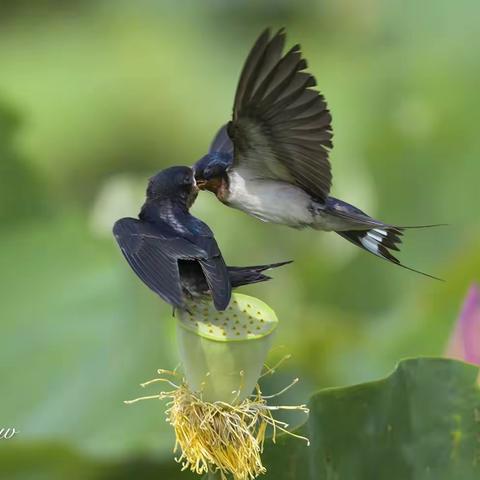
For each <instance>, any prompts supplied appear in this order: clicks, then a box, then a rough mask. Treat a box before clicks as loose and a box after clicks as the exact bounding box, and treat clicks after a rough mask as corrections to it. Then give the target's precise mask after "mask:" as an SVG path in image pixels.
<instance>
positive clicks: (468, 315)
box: [446, 284, 480, 365]
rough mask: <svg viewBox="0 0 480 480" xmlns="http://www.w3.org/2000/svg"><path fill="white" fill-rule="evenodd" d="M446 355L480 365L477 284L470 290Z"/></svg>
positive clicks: (479, 319)
mask: <svg viewBox="0 0 480 480" xmlns="http://www.w3.org/2000/svg"><path fill="white" fill-rule="evenodd" d="M446 356H448V357H452V358H458V359H459V360H464V361H466V362H469V363H474V364H477V365H480V288H479V286H478V285H477V284H472V285H471V287H470V289H469V290H468V293H467V296H466V298H465V301H464V303H463V307H462V311H461V312H460V316H459V317H458V320H457V324H456V325H455V329H454V332H453V335H452V336H451V338H450V342H449V346H448V348H447V351H446Z"/></svg>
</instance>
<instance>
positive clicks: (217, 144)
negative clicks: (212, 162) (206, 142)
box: [209, 124, 233, 160]
mask: <svg viewBox="0 0 480 480" xmlns="http://www.w3.org/2000/svg"><path fill="white" fill-rule="evenodd" d="M227 127H228V124H225V125H223V126H222V127H220V130H219V131H218V132H217V134H216V135H215V138H214V139H213V142H212V144H211V145H210V150H209V152H221V153H229V154H230V155H232V160H233V143H232V140H231V138H230V137H229V136H228V131H227Z"/></svg>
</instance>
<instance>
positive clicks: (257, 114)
mask: <svg viewBox="0 0 480 480" xmlns="http://www.w3.org/2000/svg"><path fill="white" fill-rule="evenodd" d="M284 43H285V33H284V31H283V30H280V31H279V32H278V33H276V34H275V35H273V37H272V38H270V32H269V30H266V31H264V32H263V33H262V34H261V35H260V37H259V38H258V40H257V41H256V43H255V45H254V46H253V48H252V50H251V51H250V54H249V55H248V57H247V60H246V62H245V65H244V67H243V70H242V73H241V75H240V80H239V82H238V86H237V91H236V94H235V100H234V105H233V118H232V120H231V121H230V122H228V123H227V124H226V125H224V126H223V127H221V128H220V130H219V132H218V133H217V135H216V137H215V138H214V140H213V143H212V145H211V147H210V150H209V152H208V154H207V155H205V156H204V157H202V158H201V159H200V160H199V161H198V162H197V163H196V164H195V165H194V166H193V169H194V172H195V179H196V181H197V185H198V187H199V188H200V189H202V190H210V191H211V192H213V193H215V195H216V196H217V198H218V199H219V200H220V201H221V202H222V203H224V204H226V205H228V206H230V207H233V208H237V209H239V210H243V211H244V212H246V213H248V214H249V215H252V216H254V217H257V218H259V219H260V220H262V221H264V222H272V223H278V224H283V225H287V226H289V227H293V228H304V227H311V228H313V229H315V230H325V231H334V232H336V233H338V234H339V235H341V236H342V237H343V238H345V239H346V240H348V241H350V242H352V243H353V244H355V245H357V246H358V247H360V248H362V249H364V250H367V251H368V252H371V253H373V254H374V255H377V256H379V257H381V258H384V259H386V260H389V261H391V262H393V263H395V264H397V265H400V266H402V267H404V268H407V269H409V270H413V269H411V268H410V267H406V266H404V265H402V264H401V263H400V262H399V260H398V259H397V258H396V257H395V256H394V255H393V254H392V253H391V250H397V251H398V250H399V244H400V243H401V238H400V237H401V236H402V235H403V232H404V230H405V229H406V228H422V227H423V226H422V227H400V226H396V225H391V224H387V223H384V222H380V221H378V220H375V219H373V218H371V217H369V216H368V215H367V214H366V213H364V212H362V211H361V210H360V209H358V208H356V207H354V206H353V205H350V204H348V203H346V202H344V201H342V200H338V199H336V198H333V197H331V196H329V192H330V187H331V183H332V174H331V168H330V162H329V159H328V155H329V150H330V149H331V148H332V146H333V144H332V135H333V134H332V127H331V115H330V112H329V110H328V108H327V104H326V102H325V99H324V97H323V96H322V95H321V94H320V93H319V92H318V91H317V90H314V89H313V88H312V87H315V85H316V81H315V78H314V77H313V76H312V75H311V74H309V73H308V72H306V71H305V69H306V68H307V62H306V60H305V59H304V58H302V54H301V51H300V46H299V45H295V46H293V47H292V48H291V49H290V50H289V51H288V52H287V53H285V54H283V49H284ZM429 226H433V225H425V226H424V227H429ZM413 271H416V272H417V270H413ZM418 273H423V272H418ZM425 275H427V276H430V275H428V274H425ZM433 278H435V277H433Z"/></svg>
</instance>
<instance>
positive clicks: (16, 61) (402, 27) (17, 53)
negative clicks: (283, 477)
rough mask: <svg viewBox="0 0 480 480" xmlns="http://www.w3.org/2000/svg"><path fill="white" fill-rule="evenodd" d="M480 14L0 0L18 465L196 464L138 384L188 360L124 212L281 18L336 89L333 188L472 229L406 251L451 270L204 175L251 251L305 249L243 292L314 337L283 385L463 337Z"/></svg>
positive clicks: (371, 365) (1, 447) (0, 365)
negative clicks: (227, 191) (283, 216)
mask: <svg viewBox="0 0 480 480" xmlns="http://www.w3.org/2000/svg"><path fill="white" fill-rule="evenodd" d="M479 15H480V4H478V2H474V1H473V0H470V1H469V0H462V1H458V2H449V1H447V0H442V1H440V0H425V1H423V2H417V1H415V0H402V1H400V0H398V1H394V0H391V1H381V0H368V1H364V2H358V1H355V0H341V1H334V0H330V1H306V0H304V1H293V0H292V1H288V0H281V1H264V2H254V1H239V0H235V1H229V2H227V1H220V0H217V1H214V0H211V1H204V2H196V1H193V0H190V1H183V2H174V1H171V2H170V1H165V2H162V1H153V0H139V1H136V2H128V1H122V0H117V1H115V2H112V1H102V0H97V1H83V2H72V1H58V0H42V1H33V0H31V1H28V0H21V1H14V0H11V1H0V219H1V223H0V229H1V232H0V315H1V323H0V325H1V326H0V339H1V348H0V385H1V391H0V427H2V426H3V427H7V426H11V427H15V428H16V429H17V430H19V431H20V432H19V433H18V434H17V435H16V436H15V437H14V439H12V440H9V441H8V443H7V442H5V441H0V470H1V469H2V465H3V473H4V472H5V469H7V471H8V472H10V473H9V476H8V478H27V477H28V478H37V477H35V474H36V473H38V471H37V470H36V469H34V470H35V471H33V470H32V472H30V473H28V472H26V471H23V470H21V469H20V463H22V462H23V464H24V465H26V464H28V461H27V460H26V459H31V458H41V459H42V461H43V462H46V463H49V464H51V465H55V466H56V467H58V468H60V471H61V472H63V470H61V468H63V467H65V468H67V469H68V468H72V469H74V471H75V472H76V474H77V475H79V476H78V477H74V475H73V473H72V472H70V473H69V474H68V475H69V478H87V477H88V474H87V473H85V472H89V471H90V470H89V469H90V468H93V467H92V465H93V464H95V465H97V466H98V465H101V467H98V468H100V470H101V471H102V472H104V467H103V466H104V465H108V464H109V462H112V465H115V468H116V470H115V469H114V470H112V471H110V470H108V472H109V473H108V475H110V477H109V478H123V477H121V475H125V478H130V477H128V476H127V475H126V474H125V471H128V470H125V469H122V468H119V467H118V465H119V464H125V465H126V464H128V465H130V466H131V465H132V464H133V465H136V464H135V461H136V459H138V458H142V459H149V460H148V462H152V465H156V462H161V461H162V460H163V459H165V462H166V465H167V466H168V468H171V469H172V470H171V471H172V472H173V471H177V470H178V467H177V466H176V465H175V464H174V463H173V460H172V459H171V456H172V455H171V448H172V442H173V439H172V436H171V433H170V431H169V429H168V427H167V425H166V424H165V422H164V415H163V406H162V405H160V404H159V403H158V402H154V401H152V402H146V403H143V404H137V405H133V406H128V407H127V406H125V405H124V404H123V403H122V401H123V400H124V399H128V398H132V397H136V396H139V395H140V394H142V392H141V391H140V389H139V387H138V384H139V383H140V382H141V381H144V380H147V379H149V378H152V377H153V376H155V371H156V369H157V368H159V367H163V368H173V367H175V366H176V365H177V363H178V357H177V353H176V347H175V336H174V323H173V321H172V319H171V309H170V308H169V307H168V306H167V305H166V304H164V303H162V302H161V301H160V300H159V299H158V298H157V297H156V296H155V295H154V294H153V293H151V292H150V291H149V290H148V289H147V288H146V287H145V286H144V285H143V284H141V283H140V281H139V280H138V279H137V277H136V276H135V275H134V274H133V273H132V272H131V270H130V268H129V267H128V265H127V263H126V262H125V261H124V260H123V258H122V257H121V255H120V252H119V250H118V248H117V246H116V244H115V243H114V240H113V237H112V235H111V226H112V224H113V222H114V221H115V220H116V219H117V218H120V217H122V216H132V215H136V213H137V212H138V210H139V207H140V205H141V203H142V201H143V195H144V188H145V186H146V181H147V178H148V177H149V176H150V175H152V174H153V173H155V172H156V171H157V170H159V169H162V168H164V167H167V166H170V165H174V164H186V165H191V164H192V163H193V162H194V161H195V160H196V159H198V158H199V157H200V156H201V155H203V154H204V153H205V151H206V149H207V147H208V145H209V143H210V141H211V139H212V137H213V135H214V133H215V132H216V130H217V128H218V127H219V126H220V125H221V124H222V123H224V122H225V121H226V120H228V118H229V115H230V112H231V107H232V101H233V94H234V90H235V87H236V82H237V78H238V75H239V72H240V69H241V66H242V64H243V61H244V59H245V57H246V54H247V52H248V50H249V48H250V47H251V45H252V43H253V41H254V40H255V38H256V37H257V35H258V34H259V33H260V31H261V30H263V29H264V28H265V27H266V26H272V27H274V28H277V27H281V26H285V27H286V28H287V33H288V41H289V44H290V45H293V43H297V42H300V43H301V45H302V48H303V51H304V54H305V56H306V58H307V59H308V61H309V68H310V71H311V72H312V73H313V74H314V75H315V76H316V78H317V81H318V84H319V87H320V89H321V91H322V92H323V93H324V94H325V96H326V98H327V100H328V103H329V106H330V109H331V111H332V115H333V127H334V133H335V137H334V143H335V147H334V149H333V151H332V154H331V162H332V165H333V173H334V187H333V194H334V195H335V196H339V197H341V198H342V199H344V200H346V201H349V202H351V203H354V204H356V205H358V206H359V207H360V208H362V209H364V210H366V211H367V212H368V213H369V214H371V215H374V216H377V217H378V218H380V219H382V220H384V221H386V222H391V223H397V224H400V225H402V224H406V225H415V224H425V223H449V224H450V226H449V227H444V228H438V229H432V230H420V231H412V232H409V233H408V235H407V239H406V244H405V247H404V251H403V254H402V257H401V258H402V260H403V261H404V262H405V263H406V264H407V265H411V266H414V267H416V268H419V269H421V270H424V271H427V272H429V273H432V274H435V275H438V276H441V277H442V278H445V279H446V282H445V283H440V282H436V281H433V280H429V279H427V278H424V277H422V276H420V275H416V274H414V273H411V272H408V271H405V270H403V269H400V268H397V267H395V266H392V265H390V264H387V263H386V262H382V261H381V260H379V259H376V258H374V257H373V256H371V255H368V254H367V253H364V252H362V251H360V250H359V249H356V248H355V247H353V246H351V245H350V244H348V243H346V242H345V241H344V240H343V239H341V238H340V237H337V236H336V235H334V234H326V233H319V232H314V231H300V232H299V231H295V230H290V229H288V228H286V227H281V226H274V225H266V224H262V223H261V222H259V221H257V220H255V219H253V218H250V217H248V216H246V215H245V214H242V213H241V212H237V211H235V210H232V209H228V208H226V207H224V206H223V205H221V204H220V203H219V202H217V201H216V199H215V198H214V197H213V196H211V195H210V194H207V193H205V194H203V195H201V196H200V198H199V199H198V201H197V203H196V204H195V206H194V208H193V213H194V214H195V215H197V216H198V217H200V218H201V219H202V220H204V221H206V222H207V223H208V224H209V225H210V226H211V228H212V229H213V231H214V232H215V234H216V238H217V240H218V242H219V245H220V247H221V249H222V251H223V254H224V257H225V259H226V260H227V262H228V263H229V264H233V265H242V264H254V263H265V262H275V261H281V260H286V259H294V260H295V263H294V264H292V265H290V266H288V267H285V268H283V269H279V270H277V271H275V272H274V274H273V275H274V277H275V279H274V281H272V282H269V283H268V284H263V285H258V286H255V287H254V288H249V289H243V290H242V291H244V292H245V293H250V294H253V295H256V296H258V297H260V298H262V299H263V300H265V301H266V302H268V303H269V304H270V305H271V306H272V307H273V308H274V309H275V310H276V311H277V313H278V315H279V317H280V320H281V325H280V328H279V333H278V336H277V345H278V348H277V349H276V350H275V351H274V352H273V354H272V357H273V358H272V361H274V359H275V358H279V357H281V356H282V355H284V354H285V353H292V354H293V358H292V359H291V360H290V361H289V362H288V363H286V364H285V365H284V366H283V367H282V369H281V372H280V373H279V374H278V375H277V377H276V378H274V379H270V380H269V381H268V382H267V383H266V385H265V391H275V390H278V389H279V386H280V385H285V384H286V383H288V382H289V381H290V380H291V378H292V377H295V376H300V378H301V383H300V386H298V387H296V389H295V390H293V391H291V392H290V393H289V394H288V395H287V398H286V399H285V400H284V401H285V402H288V401H292V402H295V403H299V402H301V401H304V400H306V399H307V398H308V395H309V393H310V392H312V391H313V390H315V389H316V388H318V387H325V386H332V385H345V384H350V383H356V382H363V381H366V380H370V379H374V378H378V377H379V376H384V375H386V374H387V373H388V372H390V371H391V370H392V369H393V367H394V365H395V363H396V362H397V361H398V360H399V359H401V358H404V357H409V356H417V355H440V354H442V352H443V350H444V347H445V344H446V342H447V339H448V336H449V334H450V331H451V328H452V324H453V321H454V319H455V317H456V314H457V311H458V309H459V305H460V302H461V299H462V296H463V294H464V292H465V291H466V289H467V286H468V285H469V283H470V282H471V281H472V280H474V279H475V278H477V279H478V276H479V271H480V248H479V243H480V224H479V222H478V216H479V213H478V210H479V206H480V201H479V179H480V162H479V157H480V135H479V133H478V126H479V124H480V113H479V112H480V94H479V85H480V61H479V56H478V52H479V48H480V30H479V29H478V18H479ZM18 449H20V450H18ZM19 452H20V453H19ZM73 452H74V453H73ZM77 456H81V457H82V458H83V460H82V462H83V463H81V467H78V465H80V463H79V460H78V457H77ZM32 461H33V460H32ZM25 462H27V463H25ZM128 462H133V463H128ZM142 465H145V463H144V464H142ZM77 467H78V468H77ZM25 468H26V467H25ZM32 468H33V467H32ZM35 468H36V467H35ZM95 468H97V467H95ZM129 468H130V467H129ZM131 468H133V467H131ZM135 468H137V467H135ZM138 468H140V467H138ZM145 468H146V467H145ZM8 469H10V470H8ZM92 471H93V470H92ZM95 471H97V470H95ZM105 471H106V470H105ZM132 471H135V472H136V475H135V478H141V476H142V474H141V470H138V469H135V470H132ZM82 472H83V473H82ZM112 472H113V473H112ZM115 472H117V473H115ZM119 472H123V473H122V474H120V473H119ZM1 474H2V473H0V476H1ZM59 475H60V478H62V475H63V474H62V473H60V474H59ZM105 475H107V473H105ZM165 475H166V476H164V477H162V478H173V477H170V476H168V474H165ZM172 475H173V474H172ZM187 477H188V475H187ZM5 478H7V477H5ZM38 478H40V477H38ZM42 478H43V477H42ZM45 478H53V477H52V476H47V477H45ZM64 478H67V477H66V476H64ZM102 478H103V477H102ZM132 478H133V477H132ZM184 478H185V477H184Z"/></svg>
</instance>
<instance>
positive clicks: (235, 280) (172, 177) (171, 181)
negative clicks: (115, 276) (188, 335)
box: [113, 167, 290, 310]
mask: <svg viewBox="0 0 480 480" xmlns="http://www.w3.org/2000/svg"><path fill="white" fill-rule="evenodd" d="M197 193H198V188H197V186H196V184H195V179H194V177H193V171H192V169H191V168H189V167H171V168H167V169H166V170H163V171H161V172H160V173H158V174H157V175H155V176H154V177H153V178H151V179H150V182H149V184H148V188H147V198H146V201H145V203H144V205H143V207H142V209H141V211H140V214H139V216H138V219H136V218H122V219H120V220H118V221H117V222H116V223H115V225H114V227H113V234H114V236H115V238H116V240H117V242H118V244H119V246H120V249H121V250H122V253H123V255H124V256H125V258H126V259H127V262H128V263H129V264H130V266H131V267H132V269H133V271H134V272H135V273H136V274H137V275H138V276H139V277H140V279H141V280H142V281H143V282H144V283H145V284H146V285H147V286H148V287H149V288H150V289H151V290H153V291H154V292H155V293H157V294H158V295H159V296H160V297H161V298H162V299H163V300H165V301H166V302H167V303H169V304H170V305H172V306H173V307H174V308H181V309H183V308H186V300H188V299H199V298H203V297H206V296H211V298H212V299H213V303H214V305H215V308H216V309H217V310H224V309H225V308H226V307H227V306H228V304H229V302H230V297H231V290H232V287H238V286H241V285H247V284H250V283H257V282H263V281H265V280H269V279H270V277H268V276H267V275H264V274H263V273H262V272H264V271H265V270H267V269H269V268H275V267H279V266H281V265H285V264H286V263H290V262H282V263H274V264H270V265H257V266H252V267H227V266H226V265H225V262H224V260H223V257H222V254H221V252H220V249H219V248H218V245H217V242H216V241H215V238H214V236H213V233H212V231H211V230H210V228H209V227H208V226H207V225H206V224H205V223H203V222H202V221H200V220H199V219H198V218H195V217H194V216H192V215H190V213H189V208H190V207H191V205H192V204H193V202H194V201H195V198H196V196H197Z"/></svg>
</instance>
